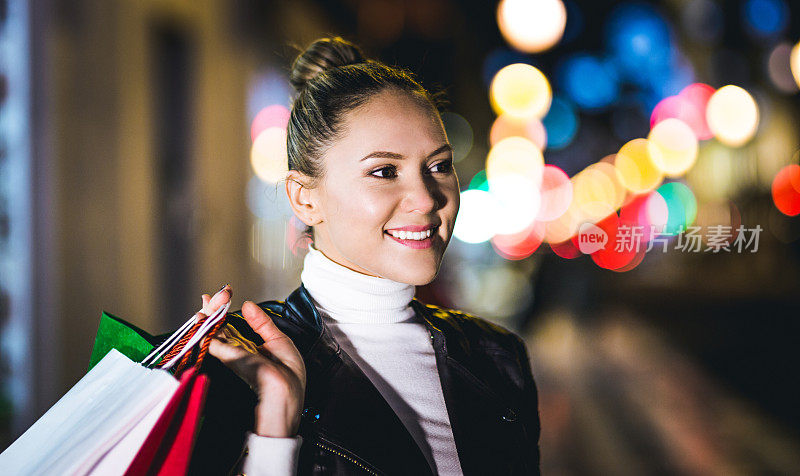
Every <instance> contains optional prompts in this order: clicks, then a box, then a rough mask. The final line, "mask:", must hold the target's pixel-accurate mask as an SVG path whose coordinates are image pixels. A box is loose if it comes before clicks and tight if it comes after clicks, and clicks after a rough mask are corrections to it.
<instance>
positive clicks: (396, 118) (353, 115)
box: [332, 90, 446, 155]
mask: <svg viewBox="0 0 800 476" xmlns="http://www.w3.org/2000/svg"><path fill="white" fill-rule="evenodd" d="M341 125H342V128H341V134H340V136H339V137H338V138H337V140H336V141H334V143H333V144H332V146H333V147H335V148H338V149H344V148H346V149H349V150H350V151H353V150H358V151H364V155H366V154H368V153H370V152H373V151H375V150H388V151H393V152H400V153H404V154H405V153H408V154H415V153H422V152H424V155H427V154H428V153H430V152H431V151H432V150H433V149H436V148H437V147H439V146H440V145H442V144H443V143H444V142H446V135H445V133H444V129H443V127H442V123H441V119H440V118H439V114H438V113H437V112H436V111H435V110H434V109H433V108H432V107H431V106H430V105H428V104H426V103H424V102H422V100H420V99H416V98H414V97H412V96H411V95H410V94H409V93H407V92H402V91H393V90H387V91H382V92H380V93H378V94H376V95H375V96H373V97H372V98H370V99H369V100H368V101H367V102H366V103H364V104H362V105H361V106H360V107H358V108H356V109H353V110H352V111H350V112H348V113H347V115H346V116H345V119H344V120H343V121H342V124H341Z"/></svg>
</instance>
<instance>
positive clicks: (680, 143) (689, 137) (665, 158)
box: [647, 118, 698, 177]
mask: <svg viewBox="0 0 800 476" xmlns="http://www.w3.org/2000/svg"><path fill="white" fill-rule="evenodd" d="M647 147H648V152H649V154H650V158H651V159H652V161H653V164H654V165H655V166H656V167H658V169H659V170H661V172H662V173H664V175H666V176H668V177H677V176H679V175H683V174H684V173H686V171H687V170H689V169H690V168H691V167H692V165H694V163H695V161H696V160H697V150H698V148H697V137H696V136H695V135H694V132H693V131H692V129H691V128H689V126H688V125H686V123H684V122H683V121H681V120H679V119H673V118H670V119H665V120H663V121H661V122H659V123H658V124H656V126H655V127H653V129H652V130H651V131H650V134H649V135H648V136H647Z"/></svg>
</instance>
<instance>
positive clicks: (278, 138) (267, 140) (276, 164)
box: [250, 127, 288, 183]
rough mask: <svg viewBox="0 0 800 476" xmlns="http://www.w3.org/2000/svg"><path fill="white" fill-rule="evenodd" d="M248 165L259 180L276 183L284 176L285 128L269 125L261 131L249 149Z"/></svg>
mask: <svg viewBox="0 0 800 476" xmlns="http://www.w3.org/2000/svg"><path fill="white" fill-rule="evenodd" d="M250 165H251V166H252V167H253V171H254V172H255V174H256V175H257V176H258V178H260V179H261V180H263V181H265V182H268V183H277V182H278V181H279V180H282V179H284V178H285V177H286V172H287V171H288V160H287V155H286V129H283V128H279V127H270V128H268V129H265V130H264V131H263V132H261V133H260V134H259V135H258V137H256V140H255V141H254V142H253V147H252V149H251V150H250Z"/></svg>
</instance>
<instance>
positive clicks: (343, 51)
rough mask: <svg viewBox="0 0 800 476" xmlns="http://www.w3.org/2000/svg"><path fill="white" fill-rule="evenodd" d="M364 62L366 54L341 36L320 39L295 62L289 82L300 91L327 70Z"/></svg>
mask: <svg viewBox="0 0 800 476" xmlns="http://www.w3.org/2000/svg"><path fill="white" fill-rule="evenodd" d="M364 61H365V60H364V54H363V53H362V52H361V49H360V48H359V47H358V46H356V45H355V44H354V43H351V42H349V41H347V40H345V39H343V38H341V37H339V36H335V37H332V38H319V39H317V40H315V41H314V42H313V43H311V45H309V46H308V48H306V49H305V51H303V52H302V53H300V55H299V56H298V57H297V58H296V59H295V60H294V63H293V64H292V72H291V74H290V75H289V81H290V82H291V83H292V85H293V86H294V88H295V89H296V90H297V91H300V90H302V89H303V88H304V87H305V85H306V84H307V83H308V82H309V81H311V80H312V79H314V77H316V76H317V75H318V74H320V73H321V72H323V71H325V70H328V69H332V68H337V67H339V66H345V65H348V64H356V63H362V62H364Z"/></svg>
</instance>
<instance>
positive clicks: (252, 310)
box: [242, 301, 305, 374]
mask: <svg viewBox="0 0 800 476" xmlns="http://www.w3.org/2000/svg"><path fill="white" fill-rule="evenodd" d="M242 316H244V318H245V320H246V321H247V324H249V325H250V327H251V328H252V329H253V330H254V331H255V332H256V333H257V334H258V335H259V336H261V338H262V339H264V344H263V345H262V346H261V348H262V349H265V350H267V351H269V353H271V354H272V355H273V356H275V357H276V358H278V360H280V361H281V362H283V363H284V365H286V366H288V367H290V368H291V369H292V370H293V371H295V372H296V373H301V372H302V373H303V374H305V364H304V363H303V358H302V356H301V355H300V352H298V350H297V347H295V345H294V342H292V339H290V338H289V337H288V336H287V335H286V334H284V333H283V332H282V331H281V330H280V329H279V328H278V326H276V325H275V323H274V322H273V321H272V318H271V317H270V316H268V315H267V313H266V312H264V310H263V309H261V308H260V307H258V305H256V303H254V302H252V301H245V303H244V304H243V305H242Z"/></svg>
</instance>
